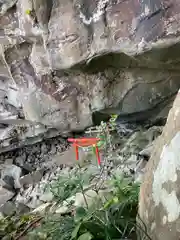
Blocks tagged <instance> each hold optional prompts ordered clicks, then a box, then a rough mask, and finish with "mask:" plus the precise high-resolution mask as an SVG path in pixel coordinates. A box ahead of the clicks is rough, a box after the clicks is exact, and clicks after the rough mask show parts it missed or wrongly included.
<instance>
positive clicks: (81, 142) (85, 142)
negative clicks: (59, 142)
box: [68, 138, 101, 165]
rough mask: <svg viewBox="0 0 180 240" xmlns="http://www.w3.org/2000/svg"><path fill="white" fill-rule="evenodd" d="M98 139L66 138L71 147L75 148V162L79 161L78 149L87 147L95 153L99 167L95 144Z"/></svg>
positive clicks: (99, 161)
mask: <svg viewBox="0 0 180 240" xmlns="http://www.w3.org/2000/svg"><path fill="white" fill-rule="evenodd" d="M100 140H101V139H100V138H68V142H71V143H73V146H74V148H75V153H76V160H79V151H78V147H89V146H92V147H94V148H95V151H96V158H97V162H98V165H100V163H101V160H100V155H99V149H98V146H97V143H98V142H99V141H100Z"/></svg>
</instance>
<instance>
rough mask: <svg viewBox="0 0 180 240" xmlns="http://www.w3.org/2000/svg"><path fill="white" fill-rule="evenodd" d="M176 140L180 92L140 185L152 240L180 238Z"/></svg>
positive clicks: (179, 128) (142, 211) (141, 204)
mask: <svg viewBox="0 0 180 240" xmlns="http://www.w3.org/2000/svg"><path fill="white" fill-rule="evenodd" d="M179 143H180V92H179V93H178V94H177V97H176V99H175V101H174V104H173V107H172V109H171V110H170V112H169V115H168V119H167V123H166V126H165V127H164V130H163V133H162V135H161V136H160V137H159V139H158V140H157V141H156V144H155V147H154V151H153V153H152V155H151V158H150V160H149V162H148V164H147V167H146V173H145V176H144V180H143V183H142V185H141V191H140V199H139V214H140V218H141V220H142V221H143V222H144V224H145V225H146V227H147V229H146V230H147V234H148V235H149V236H150V237H151V239H153V240H169V239H171V240H177V239H179V238H180V171H179V170H180V144H179ZM145 239H146V238H145ZM147 239H149V238H147Z"/></svg>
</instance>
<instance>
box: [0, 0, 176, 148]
mask: <svg viewBox="0 0 180 240" xmlns="http://www.w3.org/2000/svg"><path fill="white" fill-rule="evenodd" d="M179 13H180V3H179V1H178V0H174V1H173V2H172V1H170V0H152V1H148V0H145V1H138V0H137V1H132V0H127V1H118V0H115V1H114V0H98V1H93V0H86V1H85V0H82V1H79V0H76V1H70V0H66V1H62V0H55V1H51V0H43V1H42V0H14V1H9V0H4V1H1V4H0V16H1V17H0V29H1V30H0V47H1V58H0V62H1V64H0V69H1V70H0V71H1V76H0V103H1V104H0V124H1V126H0V127H1V129H0V140H1V149H2V150H3V151H5V150H6V149H7V148H9V146H11V147H12V148H15V147H18V146H19V145H23V144H25V143H26V141H27V139H28V141H30V140H29V139H31V138H32V137H33V138H35V141H38V140H39V138H41V137H42V135H43V136H44V134H45V137H47V136H48V134H49V132H51V130H52V129H56V130H55V131H54V132H53V133H52V134H53V135H56V134H59V133H60V134H62V135H67V134H68V133H70V132H72V131H80V130H84V128H86V127H88V126H90V125H92V121H93V120H92V114H93V112H95V111H100V110H103V111H107V110H108V112H109V113H110V112H111V113H115V112H116V113H121V112H127V113H131V112H136V111H143V110H147V109H149V108H151V107H152V106H154V105H156V104H157V103H159V102H161V100H162V99H164V98H168V97H171V96H172V95H173V94H175V93H176V91H177V89H178V88H179V87H180V81H179V77H180V72H179V48H180V47H179V41H180V38H179V28H180V23H179V18H180V15H179Z"/></svg>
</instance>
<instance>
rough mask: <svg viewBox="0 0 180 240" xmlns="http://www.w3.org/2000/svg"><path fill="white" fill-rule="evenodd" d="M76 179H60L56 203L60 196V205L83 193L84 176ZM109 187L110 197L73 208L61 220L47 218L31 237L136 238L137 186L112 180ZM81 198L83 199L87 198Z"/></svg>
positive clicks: (117, 179) (74, 239)
mask: <svg viewBox="0 0 180 240" xmlns="http://www.w3.org/2000/svg"><path fill="white" fill-rule="evenodd" d="M77 179H78V180H77ZM77 179H76V177H74V178H72V179H69V180H68V179H66V178H64V179H63V178H60V179H59V183H58V186H59V187H60V188H61V187H62V188H63V191H55V193H56V194H55V197H56V198H57V199H58V194H60V195H59V200H60V201H62V200H64V199H65V198H66V197H67V196H68V197H70V196H71V194H75V192H78V191H79V190H82V184H83V183H84V180H83V179H84V175H83V174H82V173H81V174H80V175H79V176H78V178H77ZM65 182H66V184H65ZM66 186H68V187H67V188H66ZM70 186H71V187H70ZM53 187H54V186H53ZM109 187H111V194H110V196H108V198H107V199H106V200H104V198H100V199H99V202H94V203H93V204H92V205H91V206H87V207H76V208H74V210H73V211H72V213H71V214H67V215H65V216H63V217H62V216H59V215H52V216H51V217H47V218H46V219H45V220H44V222H43V223H42V225H41V227H40V228H39V229H36V231H35V232H34V233H31V234H33V235H32V236H33V237H35V235H34V234H36V236H37V235H40V234H41V233H42V236H46V238H45V239H53V240H56V239H60V240H66V239H69V240H87V239H90V240H105V239H107V240H115V239H123V238H126V237H127V238H130V239H132V237H133V236H134V235H135V227H136V215H137V206H138V194H139V185H138V184H135V183H133V182H132V181H131V180H130V179H126V178H124V177H117V176H113V178H112V179H111V181H110V182H109ZM53 192H54V190H53ZM62 193H64V196H63V194H62ZM83 194H84V197H85V198H86V194H85V193H84V192H83Z"/></svg>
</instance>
